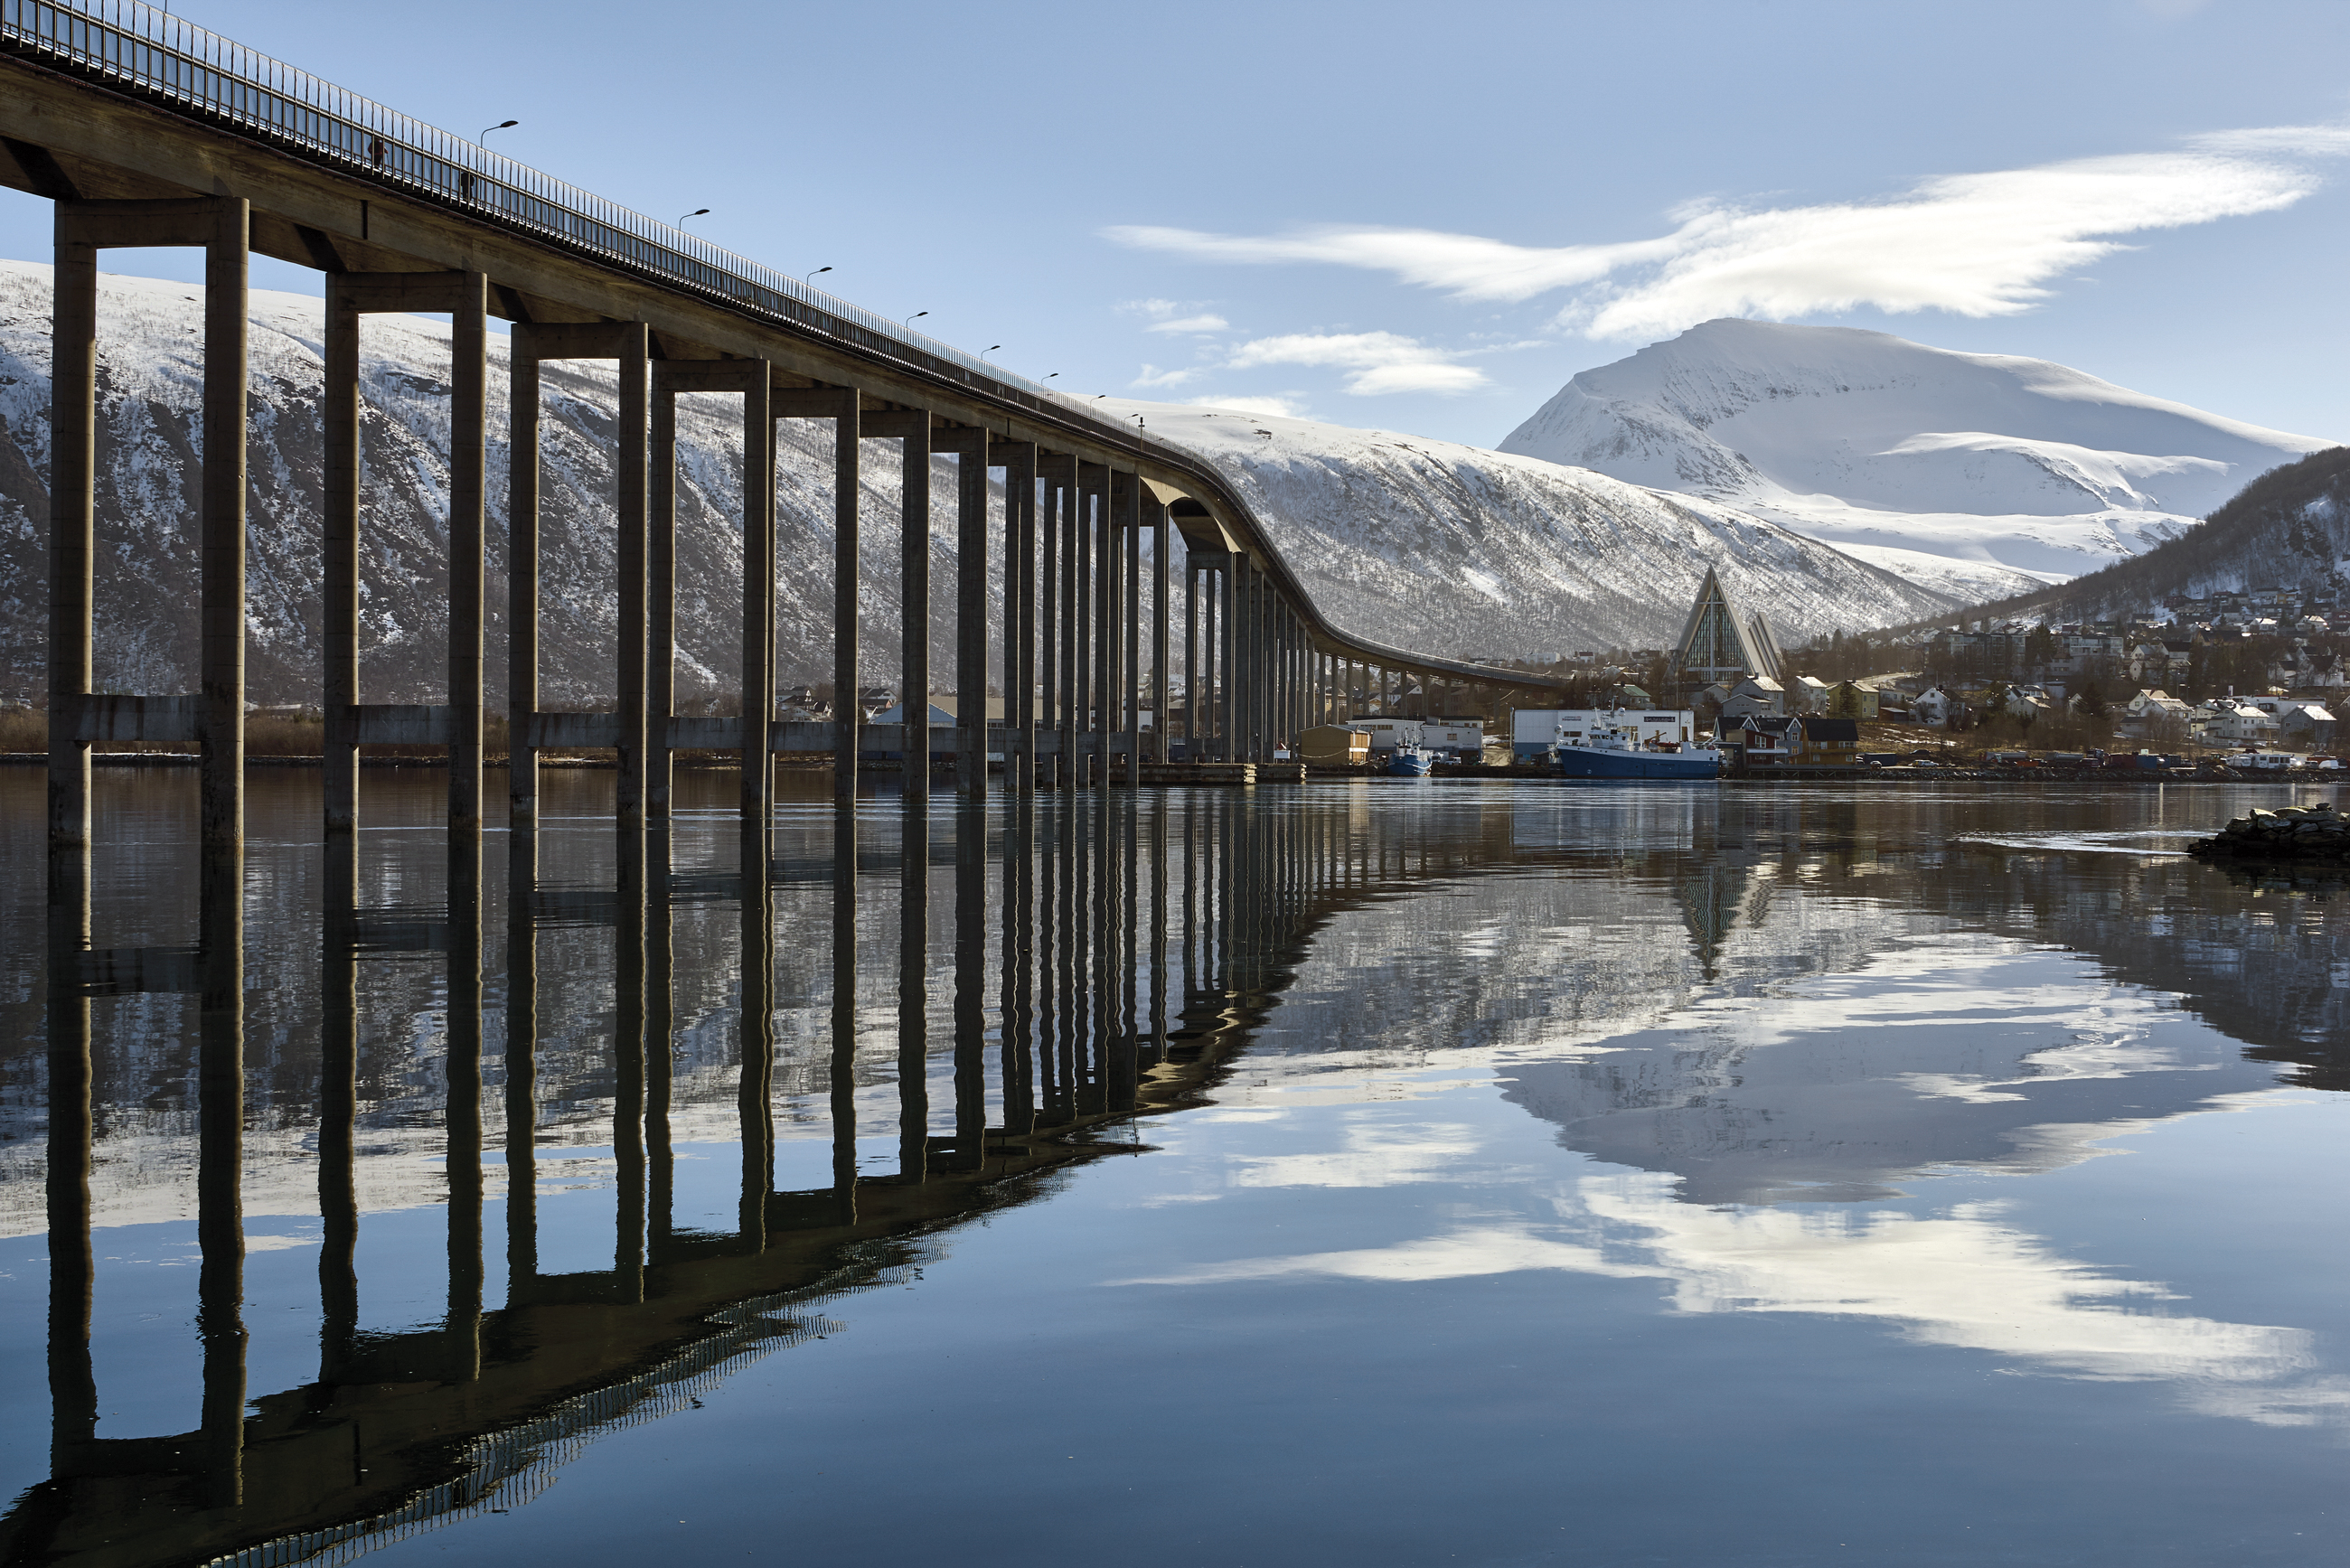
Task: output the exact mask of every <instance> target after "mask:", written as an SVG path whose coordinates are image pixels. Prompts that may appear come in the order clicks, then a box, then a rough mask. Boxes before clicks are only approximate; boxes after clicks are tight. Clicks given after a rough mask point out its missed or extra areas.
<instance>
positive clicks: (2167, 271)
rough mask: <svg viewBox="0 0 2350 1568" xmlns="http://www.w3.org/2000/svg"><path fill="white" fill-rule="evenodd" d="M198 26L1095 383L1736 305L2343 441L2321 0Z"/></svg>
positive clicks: (1398, 367) (269, 279)
mask: <svg viewBox="0 0 2350 1568" xmlns="http://www.w3.org/2000/svg"><path fill="white" fill-rule="evenodd" d="M175 9H177V10H178V11H179V12H180V13H181V14H182V15H184V16H189V17H191V18H192V20H194V21H197V22H199V23H201V24H203V26H209V27H211V28H213V30H215V31H217V32H220V33H224V34H225V35H227V36H230V37H233V38H235V39H237V40H239V41H240V42H243V43H245V44H248V45H250V46H252V47H256V48H260V49H263V50H265V51H266V52H269V53H271V54H275V55H276V56H278V57H281V58H283V59H286V60H288V61H290V62H292V63H294V64H296V65H298V66H301V67H305V68H306V69H308V70H311V71H313V72H315V73H317V74H318V75H321V76H324V77H326V78H329V79H331V80H334V81H336V82H338V83H340V84H342V85H343V86H346V87H348V88H354V89H356V90H358V91H360V92H364V93H367V94H369V96H372V97H375V98H378V99H381V100H383V101H385V102H387V103H390V104H391V105H393V106H394V107H396V108H399V109H404V110H406V111H407V112H409V113H411V114H414V115H417V116H419V117H420V118H422V119H429V120H432V121H434V122H436V123H438V124H441V125H442V126H444V127H447V128H449V129H451V130H457V131H460V132H463V133H465V134H468V135H471V134H473V133H475V132H477V131H478V130H480V129H481V128H482V127H484V126H486V125H490V124H493V123H494V122H496V121H498V120H502V119H518V120H519V121H521V123H520V124H519V125H517V126H516V127H515V129H513V130H506V131H501V132H499V133H498V134H497V135H496V136H494V137H493V138H492V139H491V145H492V146H494V147H496V148H498V149H499V150H500V151H504V152H505V153H507V154H508V155H509V156H512V157H516V158H519V159H522V160H524V161H528V162H531V163H533V164H536V165H537V166H538V167H540V168H542V169H545V170H546V171H550V172H552V173H555V174H556V175H559V176H561V177H562V178H565V179H567V180H569V181H571V182H574V183H576V184H579V185H582V186H585V187H587V189H589V190H592V191H595V192H599V193H601V194H604V195H606V196H608V197H611V198H613V199H615V200H618V201H621V202H627V203H629V205H631V206H634V207H637V208H639V210H641V211H644V212H647V213H651V214H653V215H654V216H657V217H660V218H663V219H674V218H676V217H677V216H678V215H679V214H680V213H685V212H688V211H691V209H694V208H698V207H708V208H710V209H712V211H711V213H710V215H709V216H707V217H705V218H700V219H697V220H695V221H694V225H693V226H694V227H695V228H697V229H698V230H699V231H701V232H702V233H703V234H708V235H709V236H710V237H712V239H714V240H716V241H718V242H719V243H721V244H725V245H728V246H730V247H732V248H733V249H734V250H737V251H739V252H741V253H743V254H746V255H749V256H753V257H755V258H757V259H759V260H761V261H764V262H766V263H767V264H769V265H773V266H776V267H779V268H781V269H783V270H785V271H789V272H806V271H808V270H810V269H813V268H816V267H819V266H830V267H832V268H833V271H832V272H831V273H830V274H827V275H825V276H824V277H823V278H822V279H820V280H819V281H821V282H822V283H825V284H827V285H831V286H835V287H836V289H837V292H838V293H840V294H842V295H843V296H847V297H848V298H851V299H854V300H857V301H858V302H859V303H861V304H863V305H865V306H868V307H869V308H871V309H874V310H877V311H881V312H885V313H888V314H891V315H896V316H899V317H904V316H909V315H910V314H911V313H913V312H915V311H928V312H929V313H930V314H929V316H928V317H926V318H924V319H922V320H921V321H920V326H921V327H923V328H925V329H929V330H932V331H934V332H935V333H936V334H937V335H938V336H940V337H944V338H946V339H948V340H949V341H951V342H955V343H958V344H961V345H963V346H965V347H967V348H973V349H978V348H985V347H987V346H988V345H990V344H996V343H1000V344H1002V345H1003V348H1001V349H1000V350H998V352H997V354H996V356H995V357H996V358H1000V359H1001V360H1003V361H1004V362H1005V363H1006V364H1008V365H1010V366H1011V367H1013V368H1014V369H1019V370H1022V371H1024V372H1026V373H1028V374H1030V375H1032V376H1038V377H1042V376H1045V375H1046V374H1047V373H1049V372H1055V371H1057V372H1059V376H1058V379H1057V380H1056V381H1055V385H1060V386H1066V387H1068V388H1069V389H1071V390H1072V391H1073V392H1076V393H1079V394H1087V393H1093V392H1109V393H1115V394H1118V395H1120V396H1128V397H1152V398H1159V399H1165V400H1173V401H1188V400H1215V401H1223V400H1236V399H1240V400H1258V401H1256V402H1254V403H1253V404H1244V405H1243V406H1260V407H1272V406H1274V405H1276V404H1277V405H1278V406H1280V407H1283V408H1285V409H1288V410H1293V411H1296V412H1300V413H1304V414H1308V415H1311V416H1313V417H1316V418H1321V419H1326V420H1330V421H1336V422H1339V423H1345V424H1357V425H1375V426H1378V427H1381V428H1385V429H1390V430H1399V431H1415V432H1418V433H1421V434H1427V435H1432V436H1439V437H1446V438H1450V439H1453V440H1458V441H1470V442H1473V443H1477V444H1492V442H1495V441H1499V440H1500V439H1501V438H1502V437H1503V435H1504V434H1506V433H1507V432H1508V431H1509V430H1510V429H1511V428H1512V427H1513V426H1514V425H1515V424H1516V423H1517V422H1518V421H1520V420H1521V419H1523V417H1524V416H1525V415H1526V414H1528V413H1530V412H1531V411H1532V410H1534V408H1535V407H1536V406H1538V405H1539V404H1540V403H1541V402H1542V401H1543V400H1544V399H1545V398H1547V397H1548V396H1549V395H1550V394H1551V393H1552V392H1554V391H1555V390H1556V389H1557V388H1558V387H1559V386H1560V385H1561V384H1562V383H1563V382H1565V380H1566V379H1568V378H1569V377H1571V376H1572V375H1574V374H1575V371H1577V370H1579V369H1585V368H1586V367H1589V366H1593V365H1599V364H1605V363H1607V362H1609V361H1611V360H1614V359H1617V358H1622V357H1624V356H1625V355H1626V354H1628V353H1630V352H1631V351H1632V350H1634V349H1635V348H1638V347H1639V346H1640V345H1642V344H1643V343H1646V342H1649V341H1652V340H1654V339H1656V338H1658V337H1669V336H1670V335H1671V333H1672V332H1674V331H1676V330H1678V329H1679V327H1681V326H1685V325H1687V324H1689V323H1690V322H1691V321H1694V320H1700V319H1704V318H1706V317H1710V316H1719V315H1748V316H1767V317H1774V318H1779V319H1787V320H1795V321H1805V322H1814V323H1823V324H1832V325H1846V326H1854V327H1874V328H1879V329H1883V330H1887V331H1892V332H1897V333H1898V334H1900V335H1902V336H1904V337H1912V338H1916V339H1918V340H1919V341H1922V342H1926V343H1931V344H1936V345H1939V346H1942V347H1946V348H1964V349H1969V350H1977V351H1985V352H1999V353H2014V354H2025V355H2033V356H2038V357H2043V358H2053V359H2058V360H2062V361H2064V362H2065V363H2068V364H2071V365H2074V366H2077V367H2079V368H2081V369H2085V370H2088V371H2091V372H2092V373H2095V374H2097V375H2101V376H2104V377H2106V378H2107V379H2112V380H2115V381H2118V382H2120V383H2122V384H2124V385H2126V386H2130V387H2133V388H2136V389H2139V390H2143V391H2147V392H2152V393H2155V394H2158V395H2160V396H2165V397H2170V398H2176V399H2178V400H2182V401H2186V402H2190V403H2194V404H2197V405H2199V406H2200V407H2203V408H2207V409H2210V410H2213V411H2215V412H2219V413H2222V414H2227V415H2230V416H2232V417H2235V418H2238V419H2243V420H2249V421H2254V422H2257V423H2261V424H2266V425H2271V426H2274V427H2277V428H2280V429H2283V430H2287V431H2295V432H2300V433H2305V434H2314V435H2320V436H2342V437H2345V439H2350V379H2345V377H2344V376H2343V375H2342V374H2341V372H2340V369H2339V368H2340V367H2341V366H2342V365H2343V364H2344V363H2345V360H2350V288H2345V286H2344V273H2345V256H2350V204H2345V203H2350V72H2345V65H2350V5H2341V4H2338V3H2334V4H2324V5H2300V4H2262V3H2260V0H2242V3H2237V4H2208V5H2198V4H2195V3H2194V0H2079V3H2075V4H2062V3H2051V0H2039V3H2036V4H2030V5H1999V4H1985V3H1981V0H1972V3H1969V4H1964V5H1933V4H1812V3H1794V0H1782V3H1775V4H1764V3H1760V0H1757V3H1750V4H1671V3H1650V4H1644V5H1623V4H1621V3H1620V0H1619V3H1612V4H1593V5H1561V4H1554V5H1476V4H1453V5H1396V4H1378V3H1366V0H1350V3H1347V4H1334V5H1306V4H1287V5H1284V4H1277V3H1275V4H1266V3H1264V0H1256V3H1253V4H1230V5H1228V4H1220V3H1200V0H1191V3H1189V4H1186V5H1180V6H1161V7H1141V6H1107V5H1043V4H1030V5H1022V4H1003V5H989V6H974V5H928V4H920V3H901V4H898V5H889V6H858V7H838V6H814V5H749V4H734V3H731V0H729V3H722V4H690V3H689V4H678V5H671V6H668V7H646V6H642V5H629V6H621V5H608V4H602V3H599V0H581V3H578V4H570V5H544V4H515V3H511V0H510V3H507V4H503V5H481V4H478V3H473V4H458V3H455V0H407V3H406V4H404V5H402V6H401V7H400V18H399V24H398V25H397V26H386V25H385V24H384V21H383V18H382V16H381V15H380V14H379V13H376V12H373V11H370V10H369V9H367V8H364V7H355V6H346V5H317V4H316V3H315V0H312V3H309V4H302V5H294V4H286V3H283V0H181V3H180V4H179V5H177V6H176V7H175ZM648 18H650V19H651V20H650V23H649V21H648ZM0 245H5V250H6V252H7V254H12V255H17V256H24V257H30V258H36V259H41V258H45V257H46V255H47V248H48V218H47V207H46V203H43V202H36V201H35V200H33V199H32V198H29V197H24V196H19V195H16V194H15V193H13V192H11V193H0ZM189 261H192V258H175V257H173V256H172V255H171V254H169V253H138V254H135V255H125V256H122V257H120V258H118V261H117V264H116V265H120V266H121V267H122V268H123V270H139V271H147V272H161V271H165V270H168V269H171V268H172V267H174V266H175V265H177V266H184V265H187V263H188V262H189ZM256 281H258V282H264V283H266V284H268V285H270V286H280V287H293V288H301V289H306V290H308V291H311V292H316V290H317V279H316V276H315V275H310V274H306V273H303V272H300V271H299V270H298V269H295V268H292V267H281V266H276V265H271V266H268V267H265V268H262V269H258V270H257V273H256Z"/></svg>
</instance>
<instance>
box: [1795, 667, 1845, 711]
mask: <svg viewBox="0 0 2350 1568" xmlns="http://www.w3.org/2000/svg"><path fill="white" fill-rule="evenodd" d="M1786 684H1787V711H1789V712H1791V713H1825V712H1826V711H1828V693H1829V692H1830V691H1834V690H1835V688H1834V687H1832V686H1830V685H1829V684H1828V683H1827V682H1826V681H1825V680H1820V679H1819V678H1817V677H1816V676H1811V675H1798V676H1796V677H1795V678H1794V680H1790V681H1788V682H1787V683H1786Z"/></svg>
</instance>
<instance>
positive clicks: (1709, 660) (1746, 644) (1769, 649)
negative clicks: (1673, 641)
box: [1673, 566, 1779, 686]
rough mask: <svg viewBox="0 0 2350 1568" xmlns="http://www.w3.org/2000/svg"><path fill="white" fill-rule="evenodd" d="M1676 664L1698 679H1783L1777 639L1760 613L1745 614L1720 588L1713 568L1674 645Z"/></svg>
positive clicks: (1696, 682)
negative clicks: (1739, 610)
mask: <svg viewBox="0 0 2350 1568" xmlns="http://www.w3.org/2000/svg"><path fill="white" fill-rule="evenodd" d="M1673 667H1674V669H1675V670H1677V671H1679V675H1680V677H1681V679H1682V680H1687V681H1690V683H1692V684H1694V685H1699V686H1711V685H1713V684H1716V683H1721V684H1723V685H1736V684H1737V683H1738V681H1739V680H1741V679H1742V677H1745V676H1749V675H1760V676H1763V677H1766V678H1768V679H1770V680H1777V679H1779V639H1777V638H1775V637H1773V636H1772V635H1771V623H1770V622H1769V621H1767V620H1764V619H1763V617H1762V616H1761V615H1760V614H1756V615H1752V616H1746V617H1743V618H1742V617H1741V616H1740V615H1739V613H1738V610H1737V607H1735V606H1733V605H1732V604H1731V602H1730V596H1729V595H1728V594H1726V593H1724V592H1722V591H1721V579H1720V578H1718V577H1716V576H1714V572H1713V568H1712V567H1711V566H1708V567H1707V568H1706V570H1705V583H1704V585H1703V586H1702V587H1700V588H1699V589H1698V591H1697V603H1696V604H1695V605H1693V606H1691V607H1690V613H1689V620H1688V622H1687V623H1686V624H1684V625H1683V626H1682V628H1681V637H1680V641H1679V644H1678V645H1677V646H1676V647H1675V648H1674V649H1673Z"/></svg>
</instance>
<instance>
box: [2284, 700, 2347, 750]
mask: <svg viewBox="0 0 2350 1568" xmlns="http://www.w3.org/2000/svg"><path fill="white" fill-rule="evenodd" d="M2276 722H2277V735H2278V738H2279V739H2280V740H2282V742H2284V743H2285V744H2287V745H2289V746H2293V747H2295V748H2305V749H2307V750H2309V751H2313V752H2323V751H2325V750H2327V749H2329V748H2330V747H2332V745H2333V744H2334V714H2333V712H2332V711H2331V710H2329V709H2326V708H2324V707H2321V706H2319V705H2318V704H2317V703H2315V702H2288V703H2286V704H2285V705H2284V706H2283V707H2282V708H2281V709H2279V710H2278V711H2277V713H2276Z"/></svg>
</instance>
